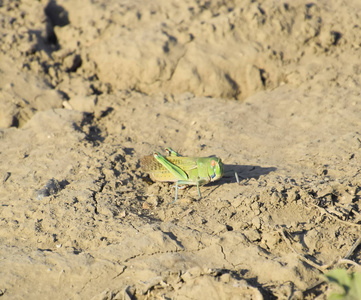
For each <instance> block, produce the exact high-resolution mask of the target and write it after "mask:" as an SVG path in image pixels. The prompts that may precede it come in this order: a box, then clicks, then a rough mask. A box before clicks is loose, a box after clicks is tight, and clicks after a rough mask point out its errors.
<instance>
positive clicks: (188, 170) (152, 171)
mask: <svg viewBox="0 0 361 300" xmlns="http://www.w3.org/2000/svg"><path fill="white" fill-rule="evenodd" d="M165 150H166V151H167V153H168V156H167V157H164V156H162V155H161V154H160V153H159V152H155V153H154V155H148V156H144V157H143V158H142V159H141V160H140V165H141V168H142V169H143V171H144V172H147V173H149V176H150V178H151V179H152V180H153V181H163V182H175V183H176V185H175V199H174V201H173V203H174V202H175V201H177V197H178V186H179V185H196V186H197V191H198V195H199V199H200V198H201V197H202V195H201V192H200V190H199V186H200V185H204V184H207V183H209V182H213V181H216V180H218V179H220V178H222V176H223V173H224V170H223V163H222V160H221V159H220V158H217V157H183V156H180V155H179V154H178V153H177V152H175V151H174V150H172V149H171V148H169V147H168V148H166V149H165Z"/></svg>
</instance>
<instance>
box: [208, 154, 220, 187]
mask: <svg viewBox="0 0 361 300" xmlns="http://www.w3.org/2000/svg"><path fill="white" fill-rule="evenodd" d="M223 172H224V171H223V162H222V160H221V159H220V158H218V157H212V160H211V163H210V166H209V167H208V174H209V176H210V178H211V181H216V180H218V179H220V178H222V176H223Z"/></svg>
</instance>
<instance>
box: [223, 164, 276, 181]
mask: <svg viewBox="0 0 361 300" xmlns="http://www.w3.org/2000/svg"><path fill="white" fill-rule="evenodd" d="M276 170H277V168H275V167H267V168H263V167H260V166H251V165H224V176H223V178H224V179H222V180H227V179H229V178H232V180H236V179H235V174H234V173H235V172H236V173H237V174H238V177H239V181H240V182H241V181H242V180H246V179H251V178H255V179H258V178H259V177H260V176H261V175H266V174H269V173H271V172H273V171H276Z"/></svg>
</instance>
